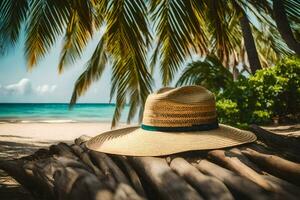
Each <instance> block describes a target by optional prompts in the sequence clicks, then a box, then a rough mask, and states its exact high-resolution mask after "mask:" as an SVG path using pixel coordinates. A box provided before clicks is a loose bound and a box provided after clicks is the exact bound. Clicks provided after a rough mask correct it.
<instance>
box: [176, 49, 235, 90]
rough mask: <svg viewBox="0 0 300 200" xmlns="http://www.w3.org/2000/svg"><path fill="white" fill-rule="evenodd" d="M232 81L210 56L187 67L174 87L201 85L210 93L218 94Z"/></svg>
mask: <svg viewBox="0 0 300 200" xmlns="http://www.w3.org/2000/svg"><path fill="white" fill-rule="evenodd" d="M232 81H233V78H232V74H231V73H230V71H229V70H228V69H226V68H225V67H224V66H223V65H222V63H221V62H220V60H219V59H218V58H217V57H215V56H213V55H211V56H207V57H206V58H205V59H204V60H203V61H200V60H199V61H194V62H191V63H190V64H188V65H187V67H186V68H185V70H184V71H183V73H182V75H181V76H180V78H179V79H178V81H177V83H176V86H181V85H202V86H204V87H206V88H208V89H210V90H211V91H214V92H218V91H220V89H224V88H226V87H228V86H229V84H231V83H232Z"/></svg>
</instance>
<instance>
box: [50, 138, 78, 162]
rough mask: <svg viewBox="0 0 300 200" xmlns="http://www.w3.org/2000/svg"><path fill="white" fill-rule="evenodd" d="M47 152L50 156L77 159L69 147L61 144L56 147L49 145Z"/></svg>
mask: <svg viewBox="0 0 300 200" xmlns="http://www.w3.org/2000/svg"><path fill="white" fill-rule="evenodd" d="M49 151H50V153H52V154H56V155H59V156H62V157H69V158H73V159H77V156H76V155H75V154H74V153H73V150H72V149H71V147H70V146H68V145H67V144H65V143H62V142H61V143H58V144H57V145H51V146H50V147H49Z"/></svg>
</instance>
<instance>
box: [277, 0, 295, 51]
mask: <svg viewBox="0 0 300 200" xmlns="http://www.w3.org/2000/svg"><path fill="white" fill-rule="evenodd" d="M273 14H274V20H275V22H276V25H277V28H278V31H279V33H280V35H281V37H282V39H283V40H284V41H285V43H286V44H287V46H288V47H289V48H290V49H292V50H293V51H295V53H296V54H297V55H298V56H300V43H299V42H297V40H296V39H295V37H294V35H293V32H292V29H291V26H290V23H289V21H288V18H287V16H286V13H285V10H284V4H283V2H282V0H273Z"/></svg>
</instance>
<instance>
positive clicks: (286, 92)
mask: <svg viewBox="0 0 300 200" xmlns="http://www.w3.org/2000/svg"><path fill="white" fill-rule="evenodd" d="M224 99H225V100H228V99H229V100H231V101H232V102H233V103H236V105H237V109H238V110H239V111H240V112H239V120H237V122H240V123H258V124H261V123H268V122H271V121H272V118H273V117H279V118H280V119H281V120H293V121H299V120H300V119H299V114H300V59H299V58H294V57H293V58H286V59H284V60H282V61H281V62H279V63H278V64H276V65H275V66H274V67H271V68H267V69H262V70H258V71H257V72H256V73H255V74H254V75H252V76H250V77H249V78H245V77H240V78H239V79H238V80H237V81H236V82H234V83H233V84H232V85H231V86H230V87H229V88H226V89H225V90H224V92H223V93H221V94H219V95H218V101H220V103H218V104H219V106H218V108H224V105H220V104H223V103H224ZM225 102H226V101H225ZM220 113H224V111H220ZM219 116H220V117H221V118H222V117H223V115H222V114H219ZM227 117H231V115H228V116H227ZM234 119H236V116H235V117H234ZM222 120H223V119H222ZM227 121H228V119H227ZM230 121H231V120H229V122H230Z"/></svg>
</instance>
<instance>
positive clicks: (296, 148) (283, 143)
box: [250, 124, 300, 154]
mask: <svg viewBox="0 0 300 200" xmlns="http://www.w3.org/2000/svg"><path fill="white" fill-rule="evenodd" d="M250 128H251V130H252V131H253V132H254V133H255V134H256V136H257V138H258V139H259V140H261V141H263V142H264V143H265V144H267V145H269V146H272V147H275V148H284V149H285V150H286V151H289V152H291V153H292V154H298V153H299V152H300V139H299V138H296V137H289V136H286V135H280V134H275V133H272V132H269V131H267V130H265V129H263V128H261V127H259V126H257V125H255V124H253V125H251V126H250Z"/></svg>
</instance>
